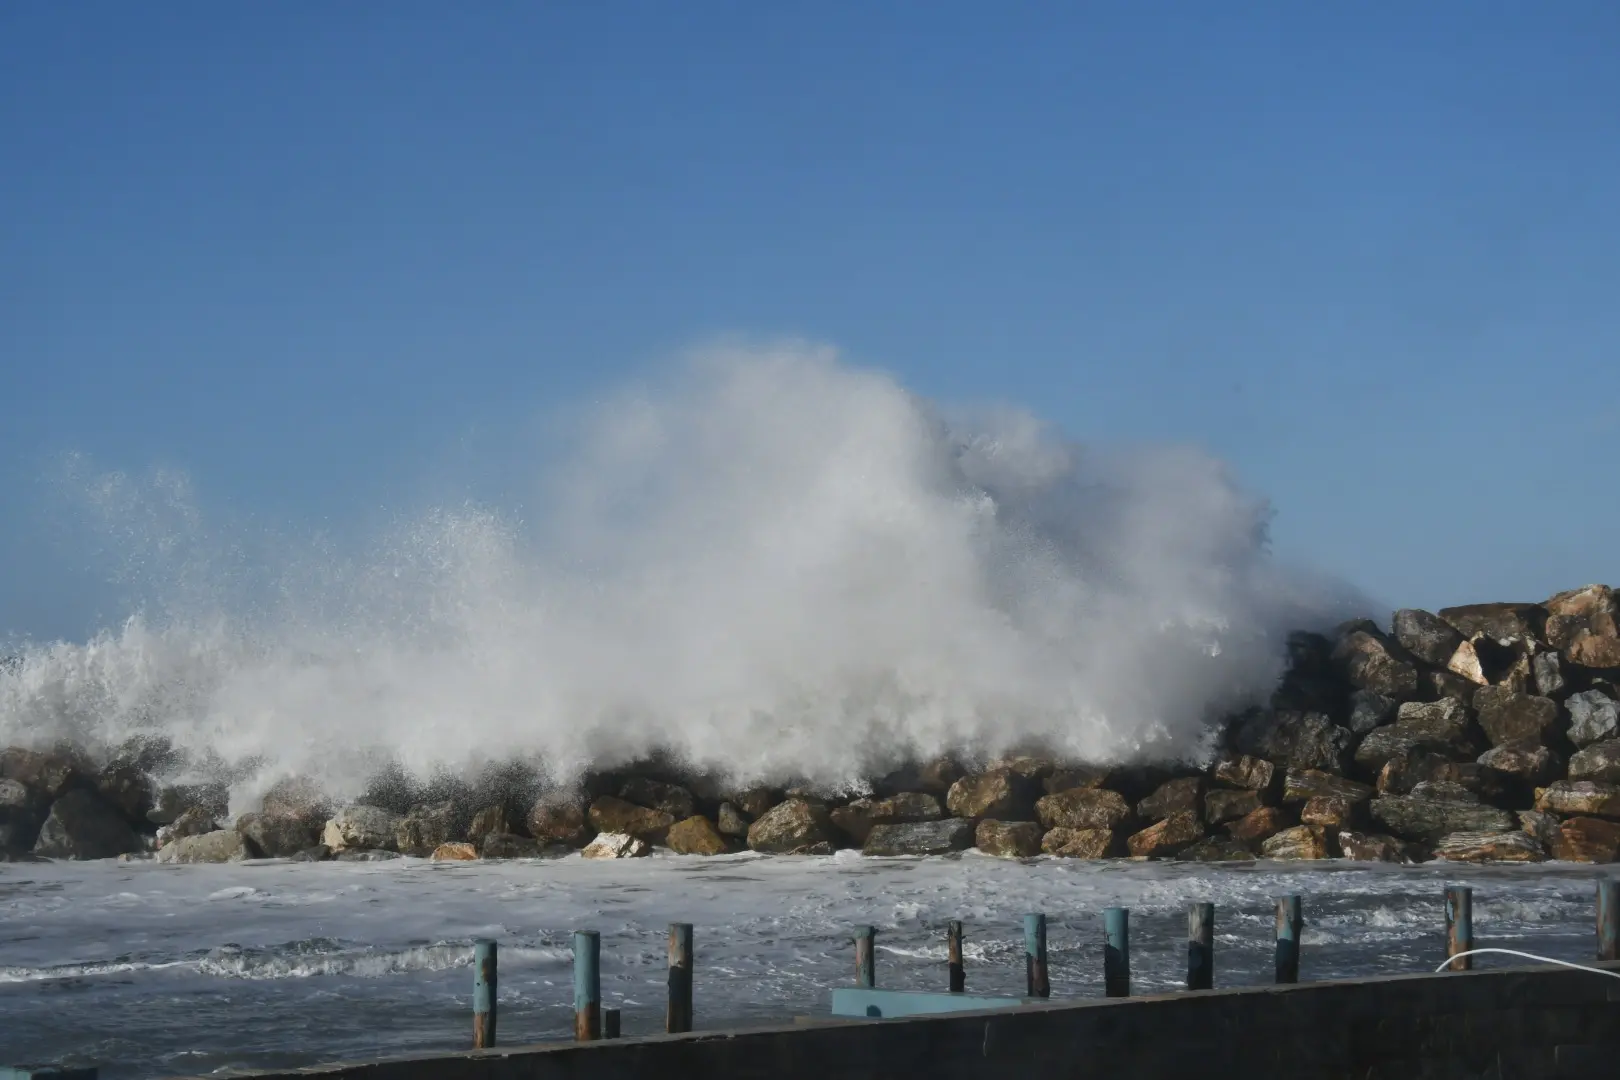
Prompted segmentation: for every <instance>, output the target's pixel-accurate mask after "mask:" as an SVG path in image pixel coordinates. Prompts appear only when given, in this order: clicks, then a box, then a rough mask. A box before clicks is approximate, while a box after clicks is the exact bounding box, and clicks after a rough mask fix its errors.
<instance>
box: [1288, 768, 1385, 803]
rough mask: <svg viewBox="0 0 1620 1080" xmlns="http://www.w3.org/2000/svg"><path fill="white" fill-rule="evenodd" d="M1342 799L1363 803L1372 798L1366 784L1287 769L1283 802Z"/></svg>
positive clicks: (1318, 772)
mask: <svg viewBox="0 0 1620 1080" xmlns="http://www.w3.org/2000/svg"><path fill="white" fill-rule="evenodd" d="M1324 797H1326V798H1334V799H1342V800H1344V801H1346V802H1350V803H1363V802H1366V801H1367V800H1368V799H1371V798H1372V797H1373V789H1372V787H1371V786H1370V785H1368V784H1362V783H1358V782H1357V781H1355V780H1346V779H1345V778H1344V777H1342V776H1334V775H1333V774H1332V773H1326V772H1322V771H1321V770H1320V769H1289V770H1288V775H1287V777H1286V779H1285V780H1284V781H1283V802H1285V803H1295V802H1301V803H1302V802H1305V801H1307V800H1309V799H1317V798H1324Z"/></svg>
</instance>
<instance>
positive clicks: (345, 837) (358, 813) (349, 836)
mask: <svg viewBox="0 0 1620 1080" xmlns="http://www.w3.org/2000/svg"><path fill="white" fill-rule="evenodd" d="M398 827H399V815H398V814H391V813H389V812H388V811H387V810H384V809H382V808H381V807H376V806H361V805H355V806H345V807H344V808H343V809H341V810H339V811H338V812H337V813H336V814H335V815H333V817H332V820H330V821H328V822H327V823H326V828H325V829H324V830H323V831H322V834H321V842H322V843H324V844H325V845H326V846H327V847H329V848H331V849H332V850H333V851H335V852H341V851H344V850H346V849H349V848H354V849H357V850H377V849H383V850H386V849H391V848H392V847H393V846H394V844H395V843H397V839H396V837H395V832H396V830H397V829H398Z"/></svg>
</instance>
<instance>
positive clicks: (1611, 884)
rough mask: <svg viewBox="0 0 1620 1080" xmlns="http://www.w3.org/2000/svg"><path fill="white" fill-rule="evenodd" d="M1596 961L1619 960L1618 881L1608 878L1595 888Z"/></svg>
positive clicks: (1619, 890) (1619, 899)
mask: <svg viewBox="0 0 1620 1080" xmlns="http://www.w3.org/2000/svg"><path fill="white" fill-rule="evenodd" d="M1597 935H1598V959H1599V960H1620V881H1616V880H1614V879H1613V878H1609V879H1608V880H1605V881H1600V882H1598V886H1597Z"/></svg>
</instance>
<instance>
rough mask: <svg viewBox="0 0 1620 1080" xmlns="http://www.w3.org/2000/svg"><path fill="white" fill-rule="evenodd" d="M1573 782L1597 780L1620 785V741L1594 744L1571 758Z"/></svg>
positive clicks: (1570, 770) (1578, 751)
mask: <svg viewBox="0 0 1620 1080" xmlns="http://www.w3.org/2000/svg"><path fill="white" fill-rule="evenodd" d="M1569 778H1570V779H1571V780H1597V781H1600V782H1602V783H1605V784H1620V739H1609V740H1607V741H1605V742H1599V743H1593V744H1592V745H1590V746H1588V747H1587V748H1586V749H1584V750H1577V751H1576V752H1575V753H1573V754H1571V755H1570V757H1569Z"/></svg>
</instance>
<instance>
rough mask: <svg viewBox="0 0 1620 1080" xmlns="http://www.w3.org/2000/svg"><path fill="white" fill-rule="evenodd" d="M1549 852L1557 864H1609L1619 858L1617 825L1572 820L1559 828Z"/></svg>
mask: <svg viewBox="0 0 1620 1080" xmlns="http://www.w3.org/2000/svg"><path fill="white" fill-rule="evenodd" d="M1551 850H1552V857H1553V858H1555V859H1557V860H1558V861H1559V862H1583V863H1612V862H1614V861H1615V859H1616V858H1617V857H1620V822H1614V821H1605V820H1603V819H1602V818H1593V817H1572V818H1570V819H1569V820H1568V821H1566V822H1564V823H1563V824H1562V825H1559V826H1558V832H1557V834H1556V835H1555V836H1554V837H1553V841H1552V845H1551Z"/></svg>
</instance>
